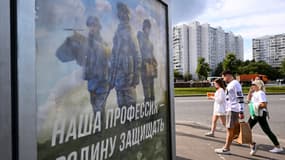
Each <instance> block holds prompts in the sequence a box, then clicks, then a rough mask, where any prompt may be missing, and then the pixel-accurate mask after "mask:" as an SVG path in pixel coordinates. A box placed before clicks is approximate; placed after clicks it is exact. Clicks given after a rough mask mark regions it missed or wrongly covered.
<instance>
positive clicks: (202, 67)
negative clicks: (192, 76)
mask: <svg viewBox="0 0 285 160" xmlns="http://www.w3.org/2000/svg"><path fill="white" fill-rule="evenodd" d="M210 71H211V69H210V66H209V64H208V63H206V62H205V58H203V57H199V58H198V65H197V69H196V73H197V75H198V78H199V80H205V79H206V78H207V77H208V75H209V72H210Z"/></svg>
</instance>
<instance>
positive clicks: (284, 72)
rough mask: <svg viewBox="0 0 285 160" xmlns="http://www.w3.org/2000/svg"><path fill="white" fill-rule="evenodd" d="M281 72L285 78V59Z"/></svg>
mask: <svg viewBox="0 0 285 160" xmlns="http://www.w3.org/2000/svg"><path fill="white" fill-rule="evenodd" d="M280 72H281V74H282V76H285V59H283V61H282V63H281V67H280Z"/></svg>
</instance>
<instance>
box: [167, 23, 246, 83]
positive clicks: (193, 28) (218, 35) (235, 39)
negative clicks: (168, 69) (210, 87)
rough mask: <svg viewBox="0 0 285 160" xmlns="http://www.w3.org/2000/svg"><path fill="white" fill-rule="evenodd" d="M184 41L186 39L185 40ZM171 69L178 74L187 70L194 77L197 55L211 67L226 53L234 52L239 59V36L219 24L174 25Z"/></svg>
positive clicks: (240, 56)
mask: <svg viewBox="0 0 285 160" xmlns="http://www.w3.org/2000/svg"><path fill="white" fill-rule="evenodd" d="M186 41H187V42H186ZM173 49H174V50H173V52H174V57H173V61H174V69H177V70H178V71H180V72H181V73H182V74H185V73H187V72H189V73H190V74H192V75H193V78H198V76H197V74H196V69H197V65H198V58H199V57H203V58H205V61H206V62H207V63H209V65H210V68H211V69H212V71H214V69H215V68H216V67H217V65H218V63H220V62H222V61H223V59H224V58H225V56H226V54H227V53H234V54H236V57H237V58H238V59H241V60H243V39H242V37H241V36H235V35H234V34H233V33H231V32H229V33H226V32H225V31H224V30H223V29H222V28H221V27H218V28H214V27H211V26H210V24H202V25H201V24H200V23H199V22H197V21H195V22H192V23H189V24H181V25H177V26H175V27H174V29H173Z"/></svg>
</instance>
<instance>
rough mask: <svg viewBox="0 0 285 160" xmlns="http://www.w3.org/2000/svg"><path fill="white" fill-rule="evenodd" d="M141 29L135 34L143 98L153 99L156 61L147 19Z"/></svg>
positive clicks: (149, 24) (146, 99)
mask: <svg viewBox="0 0 285 160" xmlns="http://www.w3.org/2000/svg"><path fill="white" fill-rule="evenodd" d="M142 30H143V31H139V32H138V34H137V38H138V42H139V46H140V51H141V56H142V66H141V79H142V85H143V92H144V100H145V102H147V101H154V100H155V93H154V78H156V77H157V61H156V58H155V56H154V54H153V44H152V42H151V40H150V39H149V35H150V31H151V23H150V20H149V19H145V20H144V21H143V27H142Z"/></svg>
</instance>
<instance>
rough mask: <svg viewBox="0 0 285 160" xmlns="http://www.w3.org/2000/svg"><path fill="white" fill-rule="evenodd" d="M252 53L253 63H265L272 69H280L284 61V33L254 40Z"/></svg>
mask: <svg viewBox="0 0 285 160" xmlns="http://www.w3.org/2000/svg"><path fill="white" fill-rule="evenodd" d="M252 53H253V59H254V60H255V61H265V62H267V63H268V64H270V65H271V66H272V67H280V65H281V62H282V61H283V60H284V59H285V33H284V34H277V35H272V36H263V37H259V38H254V39H253V40H252Z"/></svg>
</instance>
